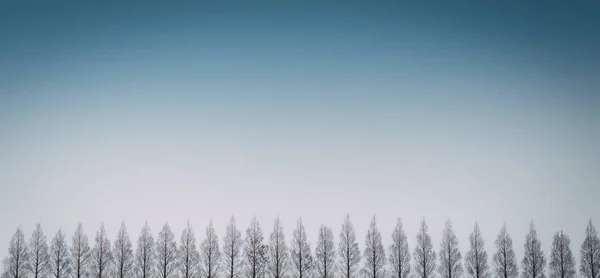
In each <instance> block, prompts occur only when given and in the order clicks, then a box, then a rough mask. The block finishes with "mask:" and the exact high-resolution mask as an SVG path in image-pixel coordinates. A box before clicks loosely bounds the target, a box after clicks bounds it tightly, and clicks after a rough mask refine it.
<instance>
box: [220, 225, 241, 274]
mask: <svg viewBox="0 0 600 278" xmlns="http://www.w3.org/2000/svg"><path fill="white" fill-rule="evenodd" d="M242 244H243V242H242V234H241V233H240V231H239V230H238V229H237V228H236V226H235V218H234V217H233V216H232V217H231V219H230V220H229V225H227V230H226V231H225V237H223V255H225V258H224V260H223V264H224V268H225V272H226V273H225V278H238V277H239V274H240V267H241V263H242V261H241V254H240V251H241V248H242Z"/></svg>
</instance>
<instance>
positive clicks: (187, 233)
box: [178, 220, 200, 278]
mask: <svg viewBox="0 0 600 278" xmlns="http://www.w3.org/2000/svg"><path fill="white" fill-rule="evenodd" d="M178 258H179V264H178V265H179V273H180V275H179V277H181V278H198V275H199V268H200V252H199V251H198V248H197V247H196V236H195V235H194V230H192V227H191V226H190V221H189V220H188V221H187V226H186V227H185V229H183V232H181V245H179V256H178Z"/></svg>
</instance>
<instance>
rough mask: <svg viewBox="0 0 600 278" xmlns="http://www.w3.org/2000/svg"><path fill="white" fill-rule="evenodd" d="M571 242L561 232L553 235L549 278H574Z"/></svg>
mask: <svg viewBox="0 0 600 278" xmlns="http://www.w3.org/2000/svg"><path fill="white" fill-rule="evenodd" d="M570 244H571V240H570V239H569V236H568V235H566V234H565V233H564V232H563V231H560V232H556V233H555V234H554V240H553V241H552V251H550V252H551V254H550V278H573V277H575V258H574V257H573V253H572V252H571V247H570V246H569V245H570Z"/></svg>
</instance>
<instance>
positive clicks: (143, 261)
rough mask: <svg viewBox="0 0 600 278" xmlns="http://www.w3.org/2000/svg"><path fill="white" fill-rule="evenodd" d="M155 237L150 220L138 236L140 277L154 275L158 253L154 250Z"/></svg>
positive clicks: (137, 270)
mask: <svg viewBox="0 0 600 278" xmlns="http://www.w3.org/2000/svg"><path fill="white" fill-rule="evenodd" d="M154 251H155V250H154V237H152V232H151V231H150V227H149V226H148V222H147V221H146V223H145V224H144V227H142V232H141V233H140V236H139V237H138V242H137V251H136V254H135V256H136V259H135V260H136V272H137V277H139V278H152V277H154V275H153V274H154V269H153V265H154V263H155V262H154V259H155V257H156V253H155V252H154Z"/></svg>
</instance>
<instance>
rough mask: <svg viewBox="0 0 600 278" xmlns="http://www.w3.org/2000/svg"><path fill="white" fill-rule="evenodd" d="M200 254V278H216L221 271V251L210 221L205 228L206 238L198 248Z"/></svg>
mask: <svg viewBox="0 0 600 278" xmlns="http://www.w3.org/2000/svg"><path fill="white" fill-rule="evenodd" d="M200 250H201V252H202V267H201V268H200V272H201V273H202V275H201V276H202V278H217V277H219V274H220V271H221V251H220V249H219V237H218V236H217V234H216V233H215V229H214V227H213V222H212V220H211V221H210V222H209V223H208V227H206V238H205V239H204V241H203V242H202V245H201V246H200Z"/></svg>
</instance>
